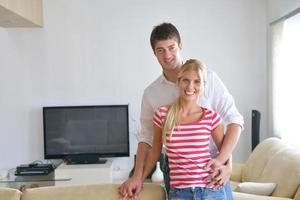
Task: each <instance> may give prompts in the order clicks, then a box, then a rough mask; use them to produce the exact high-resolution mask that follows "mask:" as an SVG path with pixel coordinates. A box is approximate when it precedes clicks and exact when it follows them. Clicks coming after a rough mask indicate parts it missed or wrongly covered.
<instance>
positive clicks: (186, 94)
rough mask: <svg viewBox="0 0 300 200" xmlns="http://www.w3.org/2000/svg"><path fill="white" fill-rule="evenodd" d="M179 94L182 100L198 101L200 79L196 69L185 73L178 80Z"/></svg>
mask: <svg viewBox="0 0 300 200" xmlns="http://www.w3.org/2000/svg"><path fill="white" fill-rule="evenodd" d="M178 84H179V95H180V98H181V99H182V100H184V101H198V97H199V95H200V92H201V91H200V86H201V80H200V78H199V77H198V73H197V72H196V71H189V72H187V73H185V75H184V76H183V77H181V79H180V80H179V83H178Z"/></svg>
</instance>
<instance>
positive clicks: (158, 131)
mask: <svg viewBox="0 0 300 200" xmlns="http://www.w3.org/2000/svg"><path fill="white" fill-rule="evenodd" d="M150 42H151V46H152V49H153V51H154V54H155V56H156V57H157V59H158V61H159V63H160V65H161V66H162V69H163V75H161V76H160V77H159V78H158V79H157V80H155V81H154V82H153V83H152V84H151V85H150V86H149V87H147V88H146V90H145V91H144V95H143V101H142V109H141V126H142V130H141V134H140V135H139V144H138V149H137V157H136V166H135V171H134V175H133V176H132V177H131V178H130V179H129V180H127V181H126V182H124V183H123V184H122V185H121V186H120V188H119V193H120V195H121V196H122V197H127V196H128V197H134V196H137V195H138V194H139V192H140V191H141V188H142V184H143V181H144V179H145V177H147V175H148V173H150V171H151V169H152V167H153V166H154V165H155V163H156V161H157V159H158V157H159V155H160V152H161V149H162V145H164V148H165V152H166V155H167V157H168V160H169V163H168V167H169V168H170V171H169V174H168V175H167V176H166V178H165V186H166V190H167V193H168V199H193V198H194V196H196V199H232V192H231V189H230V186H229V181H228V180H229V177H230V174H231V160H230V158H229V157H230V155H231V152H232V151H233V149H234V147H235V145H236V143H237V141H238V138H239V135H240V132H241V128H242V126H243V117H242V116H241V115H240V114H239V112H238V111H237V109H236V107H235V104H234V100H233V98H232V96H231V95H230V94H229V93H228V91H227V89H226V88H225V86H224V85H223V83H222V82H221V80H220V79H219V78H218V76H217V75H216V74H215V73H214V72H212V71H209V70H208V69H206V68H204V67H203V66H202V64H201V63H200V62H199V61H197V60H188V61H187V62H186V63H184V64H183V61H182V58H181V49H182V44H181V38H180V35H179V32H178V30H177V29H176V27H175V26H174V25H172V24H170V23H163V24H160V25H158V26H156V27H155V28H154V29H153V31H152V33H151V38H150ZM199 96H201V98H198V97H199ZM164 105H165V106H164ZM200 105H201V106H200ZM221 119H222V120H223V121H224V122H225V124H226V134H225V136H224V130H223V124H222V120H221ZM210 136H211V137H212V138H213V139H214V143H215V144H216V146H217V148H218V149H219V150H220V153H218V150H217V148H216V147H215V146H210V147H208V143H209V142H208V140H209V138H210ZM151 147H152V148H151ZM211 156H212V157H213V159H211ZM168 178H170V180H168ZM224 185H225V186H224ZM169 186H170V188H169ZM223 186H224V187H223Z"/></svg>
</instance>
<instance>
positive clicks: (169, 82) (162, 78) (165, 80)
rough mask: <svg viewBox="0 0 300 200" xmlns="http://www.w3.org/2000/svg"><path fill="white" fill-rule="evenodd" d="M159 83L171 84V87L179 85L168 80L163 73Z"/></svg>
mask: <svg viewBox="0 0 300 200" xmlns="http://www.w3.org/2000/svg"><path fill="white" fill-rule="evenodd" d="M159 82H160V83H166V84H170V85H177V84H176V83H174V82H172V81H169V80H167V78H166V77H165V75H164V73H162V75H160V77H159Z"/></svg>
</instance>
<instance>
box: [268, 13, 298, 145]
mask: <svg viewBox="0 0 300 200" xmlns="http://www.w3.org/2000/svg"><path fill="white" fill-rule="evenodd" d="M282 28H283V29H282V30H281V31H280V34H281V36H280V42H279V43H280V44H279V45H278V44H277V47H276V48H277V50H276V51H277V53H276V58H275V65H274V68H273V106H274V109H273V114H274V131H275V134H276V135H279V136H280V137H281V138H282V139H283V140H285V141H287V142H289V143H292V144H295V145H297V146H300V129H299V127H298V125H300V14H299V13H298V14H297V15H295V16H293V17H290V18H288V19H287V20H285V21H284V23H283V24H282ZM298 87H299V88H298ZM298 123H299V124H298Z"/></svg>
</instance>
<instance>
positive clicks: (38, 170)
mask: <svg viewBox="0 0 300 200" xmlns="http://www.w3.org/2000/svg"><path fill="white" fill-rule="evenodd" d="M53 170H54V167H53V165H52V164H37V163H34V164H28V165H19V166H17V168H16V171H15V175H16V176H35V175H48V174H49V173H50V172H52V171H53Z"/></svg>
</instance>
